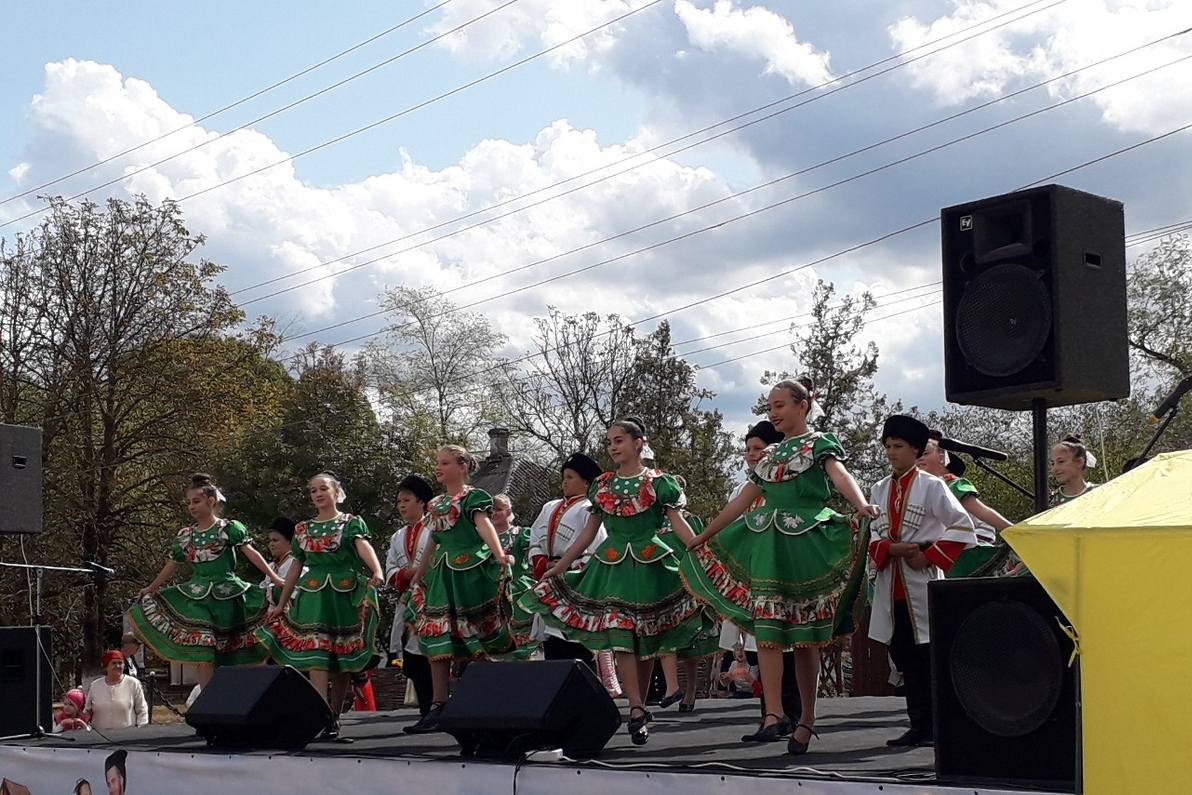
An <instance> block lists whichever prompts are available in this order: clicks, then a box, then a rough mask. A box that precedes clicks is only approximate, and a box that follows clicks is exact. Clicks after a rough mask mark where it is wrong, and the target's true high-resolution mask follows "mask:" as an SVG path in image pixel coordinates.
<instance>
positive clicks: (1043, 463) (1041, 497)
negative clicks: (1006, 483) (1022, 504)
mask: <svg viewBox="0 0 1192 795" xmlns="http://www.w3.org/2000/svg"><path fill="white" fill-rule="evenodd" d="M1031 419H1032V425H1033V427H1034V434H1033V442H1032V447H1033V448H1034V451H1035V512H1036V513H1042V512H1043V511H1046V510H1047V469H1048V466H1047V459H1048V457H1049V456H1050V454H1051V450H1050V449H1049V447H1048V445H1047V399H1046V398H1033V399H1032V400H1031Z"/></svg>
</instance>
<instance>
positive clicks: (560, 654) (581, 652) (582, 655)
mask: <svg viewBox="0 0 1192 795" xmlns="http://www.w3.org/2000/svg"><path fill="white" fill-rule="evenodd" d="M542 655H543V657H544V658H545V659H547V660H579V661H580V662H582V663H583V664H584V665H586V666H588V667H589V668H591V669H592V673H594V674H596V676H597V677H599V676H600V672H599V671H597V670H596V657H595V655H593V654H592V652H590V651H589V650H588V648H587V647H586V646H584V645H583V644H581V643H576V642H575V641H573V640H566V639H565V638H559V637H555V636H554V635H547V637H546V640H544V641H542Z"/></svg>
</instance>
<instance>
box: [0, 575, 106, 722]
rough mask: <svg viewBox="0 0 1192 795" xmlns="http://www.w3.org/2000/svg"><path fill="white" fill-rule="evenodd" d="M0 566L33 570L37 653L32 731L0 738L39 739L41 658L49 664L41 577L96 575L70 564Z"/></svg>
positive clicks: (34, 674)
mask: <svg viewBox="0 0 1192 795" xmlns="http://www.w3.org/2000/svg"><path fill="white" fill-rule="evenodd" d="M0 568H5V569H26V570H32V571H33V575H34V576H33V579H34V582H35V583H36V586H35V588H34V605H35V609H34V612H33V615H32V616H30V618H31V619H32V622H31V623H30V626H31V627H33V637H34V642H35V643H36V646H37V654H36V656H35V659H34V661H33V723H32V725H33V731H31V732H27V733H25V734H14V735H11V736H9V737H0V740H15V739H20V738H31V739H41V738H43V737H45V736H46V731H45V728H44V727H43V726H42V725H41V717H42V716H41V693H42V681H41V665H42V658H43V657H44V658H45V663H46V665H49V664H50V650H49V649H47V648H46V647H45V646H44V645H43V644H42V639H41V631H42V630H43V629H49V625H47V624H43V623H42V615H41V583H42V578H43V576H44V575H45V573H46V572H47V571H60V572H69V573H72V574H90V575H92V576H93V577H94V576H97V575H98V572H96V571H95V570H93V569H80V568H76V567H72V566H45V565H42V564H39V563H0Z"/></svg>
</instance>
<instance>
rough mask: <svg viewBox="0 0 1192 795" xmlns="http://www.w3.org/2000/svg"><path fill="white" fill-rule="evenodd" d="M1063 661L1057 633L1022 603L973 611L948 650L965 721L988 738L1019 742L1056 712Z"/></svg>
mask: <svg viewBox="0 0 1192 795" xmlns="http://www.w3.org/2000/svg"><path fill="white" fill-rule="evenodd" d="M1064 665H1065V660H1064V659H1063V656H1062V654H1061V652H1060V646H1059V643H1058V642H1057V641H1056V639H1055V633H1054V631H1053V630H1052V628H1051V627H1050V626H1048V624H1047V621H1046V619H1044V618H1043V617H1042V616H1041V615H1039V614H1038V613H1037V612H1035V611H1034V610H1032V609H1031V608H1030V607H1028V606H1027V605H1024V604H1022V603H1021V602H1014V601H998V602H993V603H990V604H986V605H983V606H981V607H979V608H977V609H976V610H974V611H973V612H972V613H971V614H969V616H968V617H967V618H966V619H965V620H964V622H963V623H962V624H961V625H960V628H959V629H958V630H957V632H956V637H955V640H954V641H953V645H952V687H953V688H954V689H955V691H956V696H957V698H958V699H959V700H960V704H961V706H962V707H963V708H964V711H965V712H966V713H967V714H968V716H969V718H970V719H971V720H972V721H973V722H974V723H976V724H977V725H978V726H980V727H981V728H982V729H984V730H985V731H987V732H989V733H990V734H996V735H997V736H999V737H1021V736H1023V735H1026V734H1030V733H1031V732H1033V731H1035V730H1036V729H1038V728H1039V727H1040V726H1042V725H1043V724H1044V722H1046V721H1047V720H1048V719H1049V718H1050V717H1051V716H1052V714H1053V713H1054V712H1055V708H1056V704H1057V703H1058V702H1059V698H1060V691H1061V690H1062V689H1063V673H1064Z"/></svg>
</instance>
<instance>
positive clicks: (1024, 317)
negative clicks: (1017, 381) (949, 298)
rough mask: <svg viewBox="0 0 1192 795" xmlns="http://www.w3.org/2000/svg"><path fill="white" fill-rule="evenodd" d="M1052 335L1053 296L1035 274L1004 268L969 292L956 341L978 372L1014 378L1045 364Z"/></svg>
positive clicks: (961, 308) (982, 278)
mask: <svg viewBox="0 0 1192 795" xmlns="http://www.w3.org/2000/svg"><path fill="white" fill-rule="evenodd" d="M1050 333H1051V296H1050V295H1049V294H1048V291H1047V288H1046V287H1045V286H1044V285H1043V283H1042V282H1041V281H1040V280H1039V276H1038V274H1037V273H1035V272H1034V271H1033V270H1031V269H1030V268H1027V267H1025V266H1022V265H998V266H997V267H994V268H990V269H989V270H987V271H985V272H984V273H982V274H981V275H980V276H978V277H977V278H976V279H973V281H972V282H971V283H970V284H969V285H968V286H967V287H966V288H965V291H964V296H963V297H962V298H961V299H960V305H959V306H958V307H957V308H956V340H957V342H958V343H959V344H960V350H961V352H962V353H963V354H964V358H965V359H966V360H968V363H969V364H970V365H972V366H973V367H974V368H975V369H976V370H977V371H978V372H980V373H982V374H984V375H988V376H993V377H1003V376H1008V375H1014V374H1015V373H1017V372H1019V371H1021V370H1023V369H1024V368H1025V367H1027V366H1028V365H1030V364H1031V362H1033V361H1035V360H1036V359H1037V358H1039V354H1041V353H1042V352H1043V349H1044V346H1045V345H1046V344H1047V337H1048V335H1049V334H1050Z"/></svg>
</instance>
